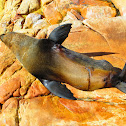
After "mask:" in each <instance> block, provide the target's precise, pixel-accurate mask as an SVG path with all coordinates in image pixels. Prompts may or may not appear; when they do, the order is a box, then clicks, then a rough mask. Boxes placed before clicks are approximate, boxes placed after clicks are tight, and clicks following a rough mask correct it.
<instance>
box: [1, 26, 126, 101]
mask: <svg viewBox="0 0 126 126" xmlns="http://www.w3.org/2000/svg"><path fill="white" fill-rule="evenodd" d="M71 25H72V24H64V25H61V26H59V27H57V28H56V29H54V30H53V31H52V32H51V34H50V35H49V37H48V38H47V39H36V38H33V37H29V36H27V35H25V34H22V33H15V32H8V33H7V34H2V35H0V39H1V40H2V42H4V43H5V44H6V45H7V46H8V47H9V48H10V49H11V50H12V52H13V53H14V54H15V56H16V57H17V59H18V60H19V61H20V62H21V63H22V65H23V66H24V67H25V68H26V69H27V70H28V71H29V72H30V73H31V74H32V75H34V76H35V77H37V78H38V79H39V80H40V81H41V82H42V83H43V84H44V86H45V87H46V88H47V89H49V90H50V92H52V93H53V94H55V95H57V96H59V97H62V98H67V99H73V100H75V99H76V98H75V97H74V96H73V94H72V93H71V91H70V90H68V89H67V88H66V86H65V85H62V84H61V82H65V83H68V84H70V85H72V86H74V87H76V88H78V89H81V90H95V89H98V88H103V87H111V86H116V87H117V88H118V89H120V90H121V91H123V92H126V90H125V83H123V84H122V81H123V80H124V78H125V74H126V67H124V69H123V70H122V71H121V70H120V69H119V68H115V67H113V66H112V64H110V63H109V62H108V61H106V60H94V59H92V58H90V57H88V56H87V55H85V54H81V53H77V52H74V51H72V50H69V49H67V48H65V47H63V46H62V45H61V44H62V43H63V42H64V40H65V39H66V38H67V37H68V34H69V32H70V29H71ZM103 54H105V53H103ZM125 66H126V65H125ZM120 85H121V86H120Z"/></svg>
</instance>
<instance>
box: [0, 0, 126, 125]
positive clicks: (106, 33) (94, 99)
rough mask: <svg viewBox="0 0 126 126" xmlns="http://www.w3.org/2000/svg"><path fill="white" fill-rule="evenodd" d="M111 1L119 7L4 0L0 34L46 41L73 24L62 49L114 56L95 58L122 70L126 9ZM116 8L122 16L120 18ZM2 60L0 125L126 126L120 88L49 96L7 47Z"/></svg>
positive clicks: (100, 2) (96, 0) (0, 52)
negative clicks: (60, 28)
mask: <svg viewBox="0 0 126 126" xmlns="http://www.w3.org/2000/svg"><path fill="white" fill-rule="evenodd" d="M112 2H113V3H114V5H115V7H116V8H115V7H114V6H113V5H112V3H111V2H108V1H107V0H106V1H105V0H86V1H83V0H31V1H29V0H22V1H21V0H15V1H13V0H6V1H5V0H0V17H1V19H0V29H1V30H0V34H3V33H6V32H9V31H16V32H20V33H25V34H27V35H29V36H32V37H36V38H46V37H48V36H49V34H50V32H51V31H52V30H53V29H54V28H56V27H57V26H59V25H61V24H64V23H72V24H73V25H72V29H71V32H70V34H69V36H68V38H67V39H66V40H65V42H64V43H63V46H65V47H67V48H69V49H71V50H74V51H77V52H81V53H90V52H114V53H115V54H112V55H106V56H98V57H92V58H95V59H105V60H107V61H109V62H110V63H112V64H113V66H115V67H119V68H123V66H124V64H125V61H126V59H125V56H126V53H125V48H126V38H125V36H126V25H125V22H126V18H125V12H126V11H125V10H126V9H125V8H126V4H125V1H124V0H112ZM116 9H119V12H120V13H121V16H118V17H115V16H116V15H117V12H115V10H116ZM50 13H51V14H50ZM101 13H102V14H101ZM107 17H109V18H107ZM85 18H86V20H85ZM0 59H1V60H0V126H7V125H9V126H59V125H63V126H83V125H84V126H94V125H97V126H108V125H109V126H113V125H114V126H122V125H126V100H125V99H126V95H125V94H124V93H122V92H121V91H119V90H118V89H116V88H104V89H99V90H95V91H90V92H89V91H81V90H78V89H76V88H74V87H72V86H70V85H69V84H66V86H67V87H68V88H69V89H70V90H71V91H72V92H73V94H74V96H75V97H77V98H78V100H76V101H72V100H67V99H63V98H59V97H57V96H53V95H52V94H50V95H49V93H50V92H49V91H48V90H47V89H46V88H45V87H44V86H43V85H42V84H41V83H40V81H39V80H38V79H37V78H35V77H34V76H32V75H31V74H30V73H28V72H27V70H26V69H25V68H24V67H23V66H22V64H21V63H19V61H18V60H17V59H16V58H15V56H14V55H13V54H12V52H11V51H10V50H9V49H8V48H7V47H6V46H5V45H4V44H3V43H2V42H0ZM44 95H47V96H44Z"/></svg>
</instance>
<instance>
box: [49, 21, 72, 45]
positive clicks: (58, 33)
mask: <svg viewBox="0 0 126 126" xmlns="http://www.w3.org/2000/svg"><path fill="white" fill-rule="evenodd" d="M71 25H72V24H71V23H68V24H64V25H61V26H59V27H57V28H55V29H54V30H53V31H52V32H51V34H50V35H49V37H48V39H49V40H50V41H52V42H54V44H62V43H63V41H64V40H65V39H66V38H67V37H68V34H69V32H70V29H71Z"/></svg>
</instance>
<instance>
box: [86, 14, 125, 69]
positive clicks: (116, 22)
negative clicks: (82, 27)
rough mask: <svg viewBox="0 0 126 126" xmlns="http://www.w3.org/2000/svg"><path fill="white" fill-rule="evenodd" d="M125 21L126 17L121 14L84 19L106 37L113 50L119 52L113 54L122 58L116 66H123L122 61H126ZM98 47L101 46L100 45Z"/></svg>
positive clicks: (119, 58)
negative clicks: (111, 16)
mask: <svg viewBox="0 0 126 126" xmlns="http://www.w3.org/2000/svg"><path fill="white" fill-rule="evenodd" d="M123 22H126V17H121V16H118V17H113V18H101V19H91V20H90V19H87V20H85V21H84V24H86V25H87V26H89V27H90V28H91V29H93V30H95V31H96V32H98V33H99V34H100V35H102V36H103V37H104V39H105V40H106V43H108V47H109V48H110V50H111V52H114V53H117V54H114V55H113V57H115V58H117V60H120V63H119V64H117V63H116V64H115V66H117V67H119V66H121V62H122V61H123V62H125V60H126V59H125V55H126V52H125V48H126V38H125V34H126V30H125V29H126V25H125V23H123ZM98 48H100V46H99V47H98ZM121 60H122V61H121ZM117 62H118V61H117ZM113 63H114V62H113ZM123 66H124V63H123ZM123 66H121V67H123Z"/></svg>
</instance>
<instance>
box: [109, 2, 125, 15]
mask: <svg viewBox="0 0 126 126" xmlns="http://www.w3.org/2000/svg"><path fill="white" fill-rule="evenodd" d="M111 1H112V2H113V3H114V5H115V6H116V8H117V9H119V11H120V13H121V16H126V1H125V0H111Z"/></svg>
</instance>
